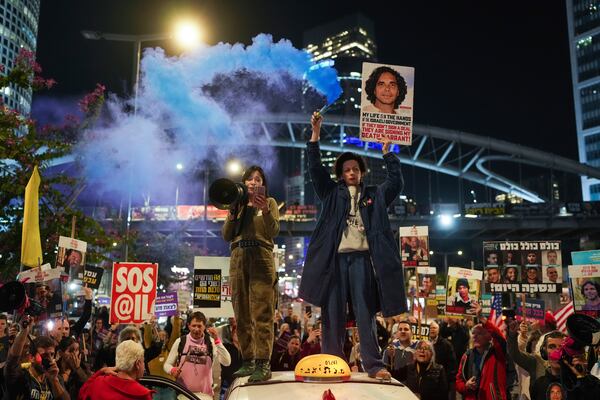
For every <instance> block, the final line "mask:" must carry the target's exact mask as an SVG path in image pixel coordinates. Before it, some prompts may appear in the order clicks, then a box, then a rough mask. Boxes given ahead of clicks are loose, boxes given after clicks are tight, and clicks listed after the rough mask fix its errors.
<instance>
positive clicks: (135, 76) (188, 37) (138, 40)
mask: <svg viewBox="0 0 600 400" xmlns="http://www.w3.org/2000/svg"><path fill="white" fill-rule="evenodd" d="M81 35H82V36H83V37H84V38H85V39H89V40H110V41H115V42H128V43H132V44H133V68H132V74H131V82H132V85H133V87H132V92H133V115H137V100H138V88H139V80H140V60H141V53H142V43H143V42H153V41H158V40H167V39H172V38H176V39H177V40H178V41H179V43H181V44H182V45H184V46H186V47H191V45H192V44H193V42H194V43H197V42H198V41H199V38H200V34H199V30H198V29H197V28H194V27H193V25H192V24H190V23H188V22H187V21H186V22H182V23H180V24H179V26H178V28H177V30H176V32H175V34H172V33H153V34H143V35H128V34H122V33H107V32H100V31H90V30H83V31H81ZM131 173H132V171H131V170H130V175H129V180H130V182H129V196H128V200H127V222H126V225H125V261H128V259H129V230H130V227H131V181H132V179H133V177H132V176H131Z"/></svg>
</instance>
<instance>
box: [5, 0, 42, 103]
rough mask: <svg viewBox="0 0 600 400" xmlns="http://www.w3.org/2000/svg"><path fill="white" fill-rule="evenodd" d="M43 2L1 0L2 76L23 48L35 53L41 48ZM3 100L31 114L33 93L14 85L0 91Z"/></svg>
mask: <svg viewBox="0 0 600 400" xmlns="http://www.w3.org/2000/svg"><path fill="white" fill-rule="evenodd" d="M39 16H40V0H0V54H1V56H0V61H1V63H2V65H4V71H3V72H1V73H2V74H6V73H7V72H8V71H10V70H11V68H13V66H14V65H13V63H14V59H15V57H16V56H17V54H18V53H19V49H21V48H24V49H27V50H29V51H32V52H34V53H35V50H36V46H37V32H38V21H39ZM0 90H1V91H2V101H3V102H4V104H5V105H6V106H8V107H9V108H11V109H14V110H17V111H19V112H20V113H22V114H24V115H29V112H30V111H31V90H24V89H21V88H17V87H14V86H12V85H11V86H7V87H4V88H0Z"/></svg>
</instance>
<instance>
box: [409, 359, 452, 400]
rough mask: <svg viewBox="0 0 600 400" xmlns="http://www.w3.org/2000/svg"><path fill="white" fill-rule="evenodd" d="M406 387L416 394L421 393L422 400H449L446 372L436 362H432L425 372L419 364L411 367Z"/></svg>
mask: <svg viewBox="0 0 600 400" xmlns="http://www.w3.org/2000/svg"><path fill="white" fill-rule="evenodd" d="M417 368H418V370H417ZM406 386H408V388H409V389H410V390H412V391H413V392H414V393H419V395H420V396H419V398H420V399H421V400H447V399H448V380H447V379H446V371H444V367H443V366H441V365H440V364H436V363H434V362H430V363H429V365H427V366H426V368H425V371H422V370H421V366H420V365H418V364H417V362H415V363H414V364H411V365H409V366H408V370H407V372H406Z"/></svg>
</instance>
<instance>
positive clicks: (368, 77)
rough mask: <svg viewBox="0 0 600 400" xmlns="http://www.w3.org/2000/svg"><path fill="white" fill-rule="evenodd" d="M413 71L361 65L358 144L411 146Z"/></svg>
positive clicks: (369, 64)
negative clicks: (376, 143)
mask: <svg viewBox="0 0 600 400" xmlns="http://www.w3.org/2000/svg"><path fill="white" fill-rule="evenodd" d="M414 81H415V69H414V68H412V67H401V66H398V65H383V64H373V63H368V62H365V63H363V65H362V91H361V100H360V101H361V108H360V140H362V141H365V142H380V141H382V142H383V141H392V142H394V143H399V144H404V145H410V144H411V143H412V126H413V96H414Z"/></svg>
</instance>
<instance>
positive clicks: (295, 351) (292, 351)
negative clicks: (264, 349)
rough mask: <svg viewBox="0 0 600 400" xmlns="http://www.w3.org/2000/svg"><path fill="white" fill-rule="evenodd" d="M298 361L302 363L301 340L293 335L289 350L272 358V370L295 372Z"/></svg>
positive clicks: (289, 342)
mask: <svg viewBox="0 0 600 400" xmlns="http://www.w3.org/2000/svg"><path fill="white" fill-rule="evenodd" d="M298 361H300V338H299V337H298V336H296V335H293V336H291V337H290V340H289V341H288V346H287V349H286V350H285V351H281V352H278V353H275V354H274V355H273V357H271V370H273V371H293V370H294V368H296V364H298Z"/></svg>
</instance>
